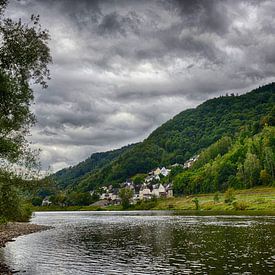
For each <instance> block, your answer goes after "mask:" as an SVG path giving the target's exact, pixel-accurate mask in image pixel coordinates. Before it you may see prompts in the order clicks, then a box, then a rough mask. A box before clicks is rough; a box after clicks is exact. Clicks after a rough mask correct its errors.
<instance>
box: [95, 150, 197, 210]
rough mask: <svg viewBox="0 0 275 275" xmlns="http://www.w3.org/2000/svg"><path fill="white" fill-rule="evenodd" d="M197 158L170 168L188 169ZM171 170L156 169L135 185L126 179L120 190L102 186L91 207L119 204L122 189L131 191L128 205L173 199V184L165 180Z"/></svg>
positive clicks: (110, 186)
mask: <svg viewBox="0 0 275 275" xmlns="http://www.w3.org/2000/svg"><path fill="white" fill-rule="evenodd" d="M198 157H199V155H196V156H194V157H192V158H190V159H189V160H187V161H186V162H185V163H184V164H178V163H175V164H173V165H171V167H170V168H171V169H173V168H174V167H182V168H183V169H189V168H190V167H191V166H192V165H193V163H194V162H195V161H196V160H197V159H198ZM171 169H168V168H165V167H162V168H159V167H157V168H156V169H154V170H152V171H150V172H149V173H148V174H147V176H146V177H145V178H144V180H143V182H142V183H139V184H135V183H134V181H133V180H131V179H128V180H126V181H125V182H123V183H121V184H120V188H115V187H113V185H109V186H103V187H102V188H101V189H100V197H99V201H97V202H95V203H93V204H92V205H94V206H100V207H102V206H108V205H119V204H121V198H120V196H119V192H120V189H122V188H129V189H130V190H132V194H133V197H132V198H131V200H130V204H136V203H137V202H138V201H141V200H151V199H153V198H171V197H173V183H172V182H170V181H169V178H167V177H168V176H169V174H170V172H171ZM163 178H164V179H165V180H164V181H163V180H161V179H163ZM166 178H167V180H166ZM94 192H95V191H91V195H93V194H94Z"/></svg>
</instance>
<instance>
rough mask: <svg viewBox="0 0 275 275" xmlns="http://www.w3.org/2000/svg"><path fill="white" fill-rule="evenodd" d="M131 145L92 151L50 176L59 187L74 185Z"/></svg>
mask: <svg viewBox="0 0 275 275" xmlns="http://www.w3.org/2000/svg"><path fill="white" fill-rule="evenodd" d="M132 146H134V144H133V145H128V146H125V147H122V148H120V149H117V150H112V151H108V152H102V153H94V154H92V155H91V156H90V157H89V158H87V159H86V160H84V161H82V162H80V163H79V164H77V165H75V166H72V167H69V168H65V169H62V170H60V171H58V172H56V173H55V174H54V175H53V176H52V178H53V179H54V180H55V182H56V183H57V185H58V187H60V188H65V187H68V186H72V185H75V184H76V183H77V182H78V181H79V180H80V179H81V177H83V176H84V175H86V174H87V173H92V172H94V171H96V169H99V168H101V167H103V166H104V165H106V164H108V163H109V162H111V161H113V160H114V159H116V158H117V157H118V156H119V155H121V154H122V153H123V152H124V151H125V150H127V149H130V148H131V147H132Z"/></svg>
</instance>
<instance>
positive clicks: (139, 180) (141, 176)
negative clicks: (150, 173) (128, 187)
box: [132, 174, 147, 185]
mask: <svg viewBox="0 0 275 275" xmlns="http://www.w3.org/2000/svg"><path fill="white" fill-rule="evenodd" d="M146 177H147V174H136V175H134V176H133V177H132V181H133V183H134V184H135V185H137V184H141V183H143V182H144V179H145V178H146Z"/></svg>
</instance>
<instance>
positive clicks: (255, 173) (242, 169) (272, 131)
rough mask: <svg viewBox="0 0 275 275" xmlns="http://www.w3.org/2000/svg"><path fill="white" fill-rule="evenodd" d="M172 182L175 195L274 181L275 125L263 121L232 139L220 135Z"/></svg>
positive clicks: (208, 191)
mask: <svg viewBox="0 0 275 275" xmlns="http://www.w3.org/2000/svg"><path fill="white" fill-rule="evenodd" d="M274 115H275V114H274ZM273 118H275V116H273ZM273 123H274V122H273ZM273 125H275V124H273ZM173 183H174V192H175V194H178V195H189V194H196V193H211V192H217V191H225V190H227V189H228V188H230V187H231V188H235V189H247V188H252V187H254V186H259V185H264V186H266V185H272V184H273V183H275V127H274V126H267V125H266V126H264V128H263V130H262V131H260V132H259V133H258V134H255V135H253V136H249V135H248V134H247V133H244V134H243V133H241V134H240V135H239V137H238V138H236V139H235V142H232V139H231V138H229V137H223V138H222V139H220V140H219V141H217V142H216V143H214V144H212V145H211V146H210V147H208V148H207V149H205V150H203V151H202V152H201V154H200V157H199V159H198V161H197V162H195V163H194V165H193V167H192V168H191V169H188V170H185V171H184V172H182V173H180V174H178V175H177V176H176V177H175V178H174V180H173Z"/></svg>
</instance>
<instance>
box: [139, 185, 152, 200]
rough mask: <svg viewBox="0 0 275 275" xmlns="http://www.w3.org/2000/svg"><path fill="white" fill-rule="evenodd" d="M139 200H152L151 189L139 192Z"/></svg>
mask: <svg viewBox="0 0 275 275" xmlns="http://www.w3.org/2000/svg"><path fill="white" fill-rule="evenodd" d="M139 198H140V199H141V200H143V199H151V198H152V192H151V190H150V189H149V188H147V187H145V188H144V189H142V190H140V191H139Z"/></svg>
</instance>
